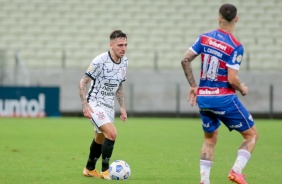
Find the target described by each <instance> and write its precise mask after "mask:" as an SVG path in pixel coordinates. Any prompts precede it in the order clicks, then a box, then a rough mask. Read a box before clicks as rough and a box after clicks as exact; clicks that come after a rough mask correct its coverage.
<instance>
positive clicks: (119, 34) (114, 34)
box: [110, 30, 127, 40]
mask: <svg viewBox="0 0 282 184" xmlns="http://www.w3.org/2000/svg"><path fill="white" fill-rule="evenodd" d="M116 38H126V39H127V35H126V34H125V33H124V32H122V31H121V30H114V31H113V32H112V33H111V34H110V40H114V39H116Z"/></svg>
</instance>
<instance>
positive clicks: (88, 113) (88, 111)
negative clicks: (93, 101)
mask: <svg viewBox="0 0 282 184" xmlns="http://www.w3.org/2000/svg"><path fill="white" fill-rule="evenodd" d="M93 113H94V111H93V109H92V108H91V107H90V105H89V104H88V103H87V104H85V105H83V115H84V117H86V118H88V119H91V118H92V114H93Z"/></svg>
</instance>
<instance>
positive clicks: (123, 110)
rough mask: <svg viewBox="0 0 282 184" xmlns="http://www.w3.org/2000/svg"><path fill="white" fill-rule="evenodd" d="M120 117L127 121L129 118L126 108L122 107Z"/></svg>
mask: <svg viewBox="0 0 282 184" xmlns="http://www.w3.org/2000/svg"><path fill="white" fill-rule="evenodd" d="M120 113H121V115H120V119H121V121H123V122H125V121H126V120H127V113H126V110H125V109H124V108H120Z"/></svg>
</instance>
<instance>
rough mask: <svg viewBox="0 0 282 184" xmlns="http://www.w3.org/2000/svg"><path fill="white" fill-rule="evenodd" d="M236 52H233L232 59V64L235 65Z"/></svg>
mask: <svg viewBox="0 0 282 184" xmlns="http://www.w3.org/2000/svg"><path fill="white" fill-rule="evenodd" d="M237 54H238V53H237V51H235V52H234V55H233V58H232V63H235V61H236V58H237Z"/></svg>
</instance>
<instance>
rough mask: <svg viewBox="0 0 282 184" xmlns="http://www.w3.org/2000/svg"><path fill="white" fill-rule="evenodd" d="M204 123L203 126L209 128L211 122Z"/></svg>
mask: <svg viewBox="0 0 282 184" xmlns="http://www.w3.org/2000/svg"><path fill="white" fill-rule="evenodd" d="M202 125H203V127H205V128H209V127H210V124H209V123H207V124H205V123H202Z"/></svg>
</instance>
